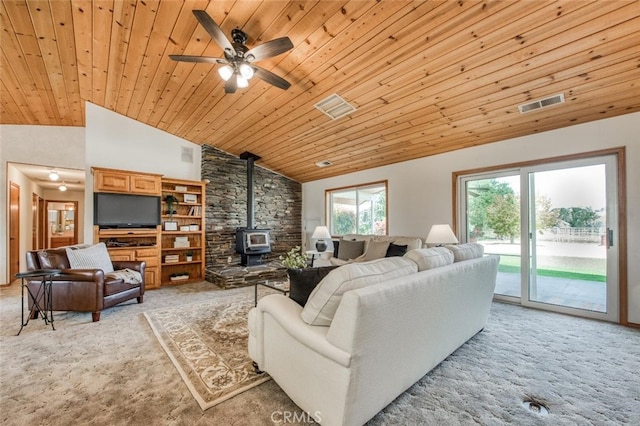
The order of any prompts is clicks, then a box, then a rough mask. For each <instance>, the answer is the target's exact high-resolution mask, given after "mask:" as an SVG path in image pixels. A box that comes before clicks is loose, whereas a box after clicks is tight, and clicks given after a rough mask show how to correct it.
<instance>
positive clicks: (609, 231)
mask: <svg viewBox="0 0 640 426" xmlns="http://www.w3.org/2000/svg"><path fill="white" fill-rule="evenodd" d="M609 247H613V229H611V228H607V248H609Z"/></svg>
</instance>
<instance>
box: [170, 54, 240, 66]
mask: <svg viewBox="0 0 640 426" xmlns="http://www.w3.org/2000/svg"><path fill="white" fill-rule="evenodd" d="M169 57H170V58H171V59H173V60H174V61H180V62H198V63H208V64H228V63H229V61H227V60H226V59H223V58H211V57H209V56H190V55H169Z"/></svg>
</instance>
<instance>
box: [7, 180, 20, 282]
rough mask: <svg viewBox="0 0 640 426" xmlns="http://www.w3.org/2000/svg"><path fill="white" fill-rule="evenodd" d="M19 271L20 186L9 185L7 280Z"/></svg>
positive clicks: (11, 279) (12, 278)
mask: <svg viewBox="0 0 640 426" xmlns="http://www.w3.org/2000/svg"><path fill="white" fill-rule="evenodd" d="M18 272H20V186H19V185H17V184H15V183H14V182H11V183H10V186H9V282H13V280H14V279H15V276H16V274H17V273H18Z"/></svg>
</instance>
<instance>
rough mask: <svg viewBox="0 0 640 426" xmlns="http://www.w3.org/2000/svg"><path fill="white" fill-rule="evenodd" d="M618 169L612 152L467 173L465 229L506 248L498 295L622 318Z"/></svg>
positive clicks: (463, 181) (501, 250)
mask: <svg viewBox="0 0 640 426" xmlns="http://www.w3.org/2000/svg"><path fill="white" fill-rule="evenodd" d="M616 177H617V170H616V158H615V156H613V155H611V156H602V157H593V158H587V159H579V160H573V161H566V162H557V163H549V164H542V165H536V166H532V167H522V168H517V169H511V170H505V171H501V172H497V173H490V174H483V175H469V176H463V177H460V178H459V179H460V182H459V186H458V187H459V188H463V189H464V191H460V194H459V195H460V204H461V206H462V207H463V208H462V209H461V210H460V211H461V212H464V214H460V219H459V226H460V229H461V230H462V231H463V234H464V236H466V240H467V241H479V242H480V243H482V244H483V245H484V246H485V252H486V253H494V254H499V255H500V256H501V261H500V269H499V273H498V281H497V284H496V298H502V299H507V300H511V301H518V302H519V303H521V304H522V305H525V306H531V307H536V308H540V309H547V310H554V311H559V312H564V313H571V314H574V315H580V316H586V317H591V318H598V319H604V320H609V321H618V271H617V265H618V248H617V226H616V224H617V217H618V213H617V202H616V194H617V188H616V184H617V178H616Z"/></svg>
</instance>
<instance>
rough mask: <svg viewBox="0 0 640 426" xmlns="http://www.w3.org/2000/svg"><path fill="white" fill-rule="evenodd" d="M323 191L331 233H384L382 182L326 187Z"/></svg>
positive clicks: (384, 186) (385, 196)
mask: <svg viewBox="0 0 640 426" xmlns="http://www.w3.org/2000/svg"><path fill="white" fill-rule="evenodd" d="M326 194H327V207H328V208H327V211H328V217H329V220H328V224H329V230H330V232H331V235H336V236H340V235H346V234H375V235H386V233H387V182H386V181H385V182H376V183H371V184H366V185H358V186H354V187H349V188H338V189H329V190H327V191H326Z"/></svg>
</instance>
